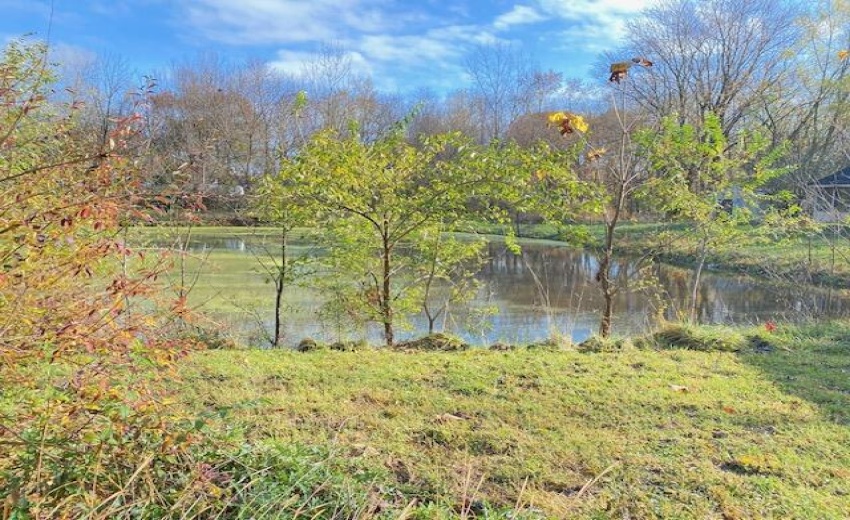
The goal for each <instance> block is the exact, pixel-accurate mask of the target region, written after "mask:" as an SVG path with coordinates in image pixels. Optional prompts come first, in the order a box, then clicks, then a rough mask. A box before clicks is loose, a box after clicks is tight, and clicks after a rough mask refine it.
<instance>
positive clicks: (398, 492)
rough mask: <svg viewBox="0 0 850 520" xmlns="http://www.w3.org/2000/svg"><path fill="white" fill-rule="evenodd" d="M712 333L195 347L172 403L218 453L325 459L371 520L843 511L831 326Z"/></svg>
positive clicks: (840, 417) (845, 346) (841, 425)
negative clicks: (426, 348) (200, 421)
mask: <svg viewBox="0 0 850 520" xmlns="http://www.w3.org/2000/svg"><path fill="white" fill-rule="evenodd" d="M711 334H715V335H718V336H723V335H725V334H726V332H724V329H714V330H711V329H708V330H701V331H700V332H699V334H691V333H688V332H687V331H683V330H681V329H679V330H677V331H676V333H675V334H674V333H670V334H668V335H667V336H663V338H666V339H665V341H664V343H665V344H663V345H662V344H660V343H653V342H651V341H642V342H635V343H638V344H641V345H644V346H645V347H646V348H644V349H637V348H634V347H631V346H629V345H631V343H632V342H623V348H621V349H619V350H618V351H616V352H593V353H581V352H576V351H551V350H528V349H516V350H511V351H506V352H495V351H486V350H471V351H464V352H452V353H444V352H416V353H410V352H396V351H387V350H366V351H358V352H335V351H326V350H325V351H316V352H311V353H307V354H298V353H294V352H288V351H217V352H205V353H199V354H196V355H193V356H192V357H191V358H190V359H189V360H188V362H186V364H185V365H184V366H183V375H184V377H185V382H184V384H183V386H182V390H181V396H182V400H183V401H184V403H185V406H186V407H187V408H188V409H189V410H190V411H193V412H206V413H210V412H212V413H214V414H217V415H218V416H220V417H222V419H221V420H220V422H216V423H214V424H213V425H212V426H213V428H219V429H221V431H225V430H226V431H227V432H229V434H230V435H231V441H232V442H233V443H234V444H236V445H250V446H258V447H264V448H263V449H272V450H274V449H278V448H279V447H281V446H300V447H307V448H309V449H313V450H318V452H321V453H323V454H325V455H324V456H323V458H322V461H321V465H322V467H323V468H325V470H326V471H328V472H329V473H328V475H334V479H336V480H334V482H335V484H334V485H336V486H339V485H343V484H342V483H343V482H344V483H347V484H345V485H346V486H350V488H346V489H349V490H351V489H353V490H355V492H354V496H355V498H353V499H352V500H355V502H356V501H357V500H360V501H364V502H368V501H369V500H379V501H380V502H381V503H382V504H384V505H383V506H382V508H379V509H380V510H381V511H382V513H380V515H379V514H378V513H375V514H374V515H373V516H375V517H378V516H380V517H382V518H399V517H406V518H457V517H458V516H463V515H464V514H465V513H469V512H470V511H472V510H479V509H480V510H481V511H490V513H487V515H490V516H489V517H491V518H507V517H508V516H506V513H504V511H507V510H512V509H517V510H520V511H523V512H524V513H523V514H524V515H526V517H529V518H534V517H544V518H567V517H569V518H812V519H815V518H817V519H820V518H846V517H848V515H850V495H848V491H847V486H846V482H847V481H848V480H850V377H848V375H847V374H848V371H850V325H847V324H833V325H829V326H819V327H814V326H812V327H802V328H801V327H780V329H779V330H777V331H775V332H774V333H772V334H767V333H766V332H764V331H761V332H758V333H757V334H756V335H757V336H758V337H759V338H762V341H761V342H760V343H759V345H760V348H757V349H752V348H744V349H743V351H741V352H737V353H734V352H728V351H713V350H708V351H703V350H699V348H700V347H699V346H700V345H709V346H710V345H717V346H718V348H720V349H721V350H730V349H728V348H726V345H727V344H730V345H733V346H734V345H744V343H742V340H741V339H740V338H743V337H745V336H746V337H751V336H752V335H753V334H754V332H753V331H743V332H741V331H739V332H737V334H738V335H739V336H740V337H737V336H736V337H735V338H734V341H732V342H731V343H727V342H724V341H723V339H722V338H715V339H714V340H711V339H710V336H711ZM670 338H685V339H687V338H692V339H691V340H690V341H692V342H693V343H688V344H686V345H684V346H686V347H689V348H690V349H680V348H676V347H677V345H674V344H669V342H670V341H669V340H670ZM683 342H685V343H687V342H686V341H685V340H684V339H683ZM653 345H656V347H658V348H651V347H652V346H653ZM693 345H697V347H694V346H693ZM694 348H697V349H696V350H693V349H694ZM734 350H740V349H738V348H736V349H734ZM327 478H328V479H330V478H331V477H330V476H328V477H327ZM315 485H316V486H318V487H319V488H321V489H325V487H324V486H323V485H322V484H321V483H316V484H315ZM358 489H359V490H360V491H359V495H357V492H356V490H358ZM346 496H349V495H346ZM357 496H359V497H360V498H359V499H358V498H356V497H357ZM376 496H377V497H378V498H375V497H376ZM473 506H474V507H473ZM366 510H367V509H363V508H361V509H359V511H361V512H364V511H366ZM370 511H371V509H370ZM497 511H502V512H503V513H501V516H499V514H497V513H496V512H497ZM382 515H383V516H382ZM323 517H324V518H331V517H333V515H327V514H326V515H325V516H323ZM339 517H340V518H343V517H345V516H339ZM363 517H371V516H369V515H364V516H363Z"/></svg>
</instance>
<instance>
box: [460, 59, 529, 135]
mask: <svg viewBox="0 0 850 520" xmlns="http://www.w3.org/2000/svg"><path fill="white" fill-rule="evenodd" d="M529 62H530V60H529V58H528V57H527V56H524V55H523V54H522V53H521V52H520V51H519V50H518V49H517V48H516V47H514V46H511V45H508V44H505V43H492V44H488V45H482V46H479V47H477V48H475V49H474V51H473V52H472V53H471V54H470V55H469V56H468V57H467V58H466V63H465V65H466V71H467V73H468V74H469V75H470V77H471V78H472V89H471V93H472V94H473V95H474V96H475V99H476V101H477V102H478V107H477V108H478V111H479V113H480V116H481V117H479V118H478V119H477V120H478V122H479V139H480V140H481V141H482V142H489V141H491V140H492V139H499V138H501V137H503V136H504V133H505V132H506V131H507V129H508V126H509V125H510V123H511V121H513V120H514V119H515V118H516V117H518V116H519V115H520V114H522V113H523V112H526V111H528V109H529V95H528V94H529V93H530V92H534V83H533V79H534V74H533V70H532V67H531V66H530V65H529ZM538 83H539V88H542V86H543V85H545V83H546V82H544V81H540V82H538Z"/></svg>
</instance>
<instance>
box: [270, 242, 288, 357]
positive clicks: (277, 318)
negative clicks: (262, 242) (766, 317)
mask: <svg viewBox="0 0 850 520" xmlns="http://www.w3.org/2000/svg"><path fill="white" fill-rule="evenodd" d="M285 279H286V232H284V233H283V235H282V236H281V237H280V270H279V271H278V273H277V280H275V287H274V289H275V295H274V341H273V342H272V346H273V347H275V348H277V347H279V346H280V335H281V334H280V332H281V331H280V329H281V328H282V326H283V323H282V316H281V314H282V313H283V284H284V281H285Z"/></svg>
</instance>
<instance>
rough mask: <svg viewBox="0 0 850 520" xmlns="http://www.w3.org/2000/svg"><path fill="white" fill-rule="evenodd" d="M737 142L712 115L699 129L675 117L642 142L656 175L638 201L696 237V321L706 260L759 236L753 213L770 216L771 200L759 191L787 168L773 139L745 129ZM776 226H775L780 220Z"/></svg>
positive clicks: (693, 307)
mask: <svg viewBox="0 0 850 520" xmlns="http://www.w3.org/2000/svg"><path fill="white" fill-rule="evenodd" d="M737 137H738V142H737V143H736V144H730V143H729V142H728V140H727V139H726V137H725V135H724V134H723V128H722V124H721V121H720V118H719V117H718V116H715V115H713V114H707V115H706V118H705V121H704V123H703V125H702V128H699V129H698V128H696V127H694V126H693V125H689V124H680V123H679V122H678V120H677V118H676V115H675V114H674V115H671V116H669V117H667V118H665V119H664V120H663V121H662V125H661V129H660V130H658V131H645V132H643V133H642V134H641V135H640V136H639V138H638V141H639V142H640V144H641V147H642V149H643V150H642V153H644V154H645V155H646V156H647V158H648V160H649V166H650V170H651V177H650V178H649V179H648V180H647V181H646V182H645V183H644V184H643V186H642V187H641V193H640V196H641V197H642V198H643V199H645V200H650V201H651V202H652V204H654V205H655V206H656V207H657V208H658V209H659V210H661V211H664V212H666V213H667V214H668V215H669V216H671V217H672V218H673V219H675V220H676V221H678V222H681V223H683V224H685V226H684V227H683V228H682V230H681V231H680V232H681V233H683V234H685V235H686V236H687V237H689V238H691V239H695V240H696V246H695V249H696V250H695V256H696V259H697V263H696V266H695V267H694V278H693V282H692V286H691V297H690V305H689V309H688V317H689V319H690V320H691V321H697V315H696V312H697V303H698V290H699V285H700V281H701V277H702V272H703V269H704V267H705V263H706V259H707V258H708V255H709V254H711V253H712V252H716V251H717V250H718V249H720V248H722V247H723V246H725V245H728V244H730V243H733V242H735V241H736V240H739V239H740V238H741V237H742V236H750V238H751V239H754V238H755V237H754V236H753V229H752V227H751V225H750V224H751V222H752V221H753V220H754V218H755V217H757V216H758V217H762V215H756V214H755V213H756V212H762V213H763V212H771V210H770V209H769V208H767V207H766V208H764V209H761V208H760V206H767V205H766V204H765V203H766V202H769V201H770V198H771V197H769V196H768V195H765V194H763V193H761V192H760V189H761V188H763V187H764V186H765V184H766V183H768V182H769V181H771V180H772V179H774V178H776V177H777V176H779V175H782V174H783V173H784V172H785V171H786V170H785V169H783V168H777V167H776V166H775V165H776V164H777V162H778V160H779V159H780V158H781V156H782V153H783V152H784V149H783V148H782V147H779V148H771V147H770V143H769V141H768V139H766V138H764V137H762V136H761V135H759V134H757V133H752V132H749V133H744V132H740V133H739V134H738V136H737ZM694 179H698V182H695V181H694ZM772 213H773V214H772V215H771V216H772V217H776V216H777V214H776V213H775V212H772ZM771 222H772V225H774V226H775V225H776V224H777V221H776V220H775V219H771Z"/></svg>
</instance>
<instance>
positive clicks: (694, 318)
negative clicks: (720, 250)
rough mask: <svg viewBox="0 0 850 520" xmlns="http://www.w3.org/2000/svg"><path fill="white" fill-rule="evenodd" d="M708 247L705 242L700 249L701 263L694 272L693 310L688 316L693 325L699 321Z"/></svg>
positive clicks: (692, 288) (691, 309) (692, 289)
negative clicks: (699, 306)
mask: <svg viewBox="0 0 850 520" xmlns="http://www.w3.org/2000/svg"><path fill="white" fill-rule="evenodd" d="M707 249H708V246H707V245H706V244H705V242H703V244H702V246H701V248H700V255H699V263H698V264H697V268H696V270H695V271H694V283H693V286H692V287H691V308H690V312H689V313H688V316H689V317H690V321H691V323H696V321H697V295H698V294H699V283H700V280H701V279H702V270H703V267H705V257H706V255H707V254H708V251H707Z"/></svg>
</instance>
